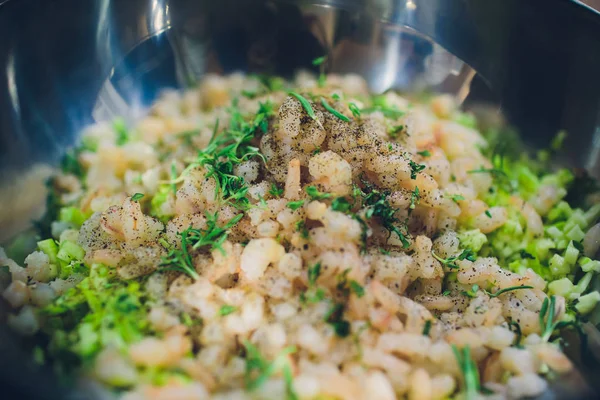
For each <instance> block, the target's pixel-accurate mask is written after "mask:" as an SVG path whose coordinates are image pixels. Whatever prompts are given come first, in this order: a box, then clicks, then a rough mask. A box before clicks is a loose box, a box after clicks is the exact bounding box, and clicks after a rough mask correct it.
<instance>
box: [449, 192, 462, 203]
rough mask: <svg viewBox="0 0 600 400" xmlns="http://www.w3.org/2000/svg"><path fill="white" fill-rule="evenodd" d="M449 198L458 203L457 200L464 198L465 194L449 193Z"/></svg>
mask: <svg viewBox="0 0 600 400" xmlns="http://www.w3.org/2000/svg"><path fill="white" fill-rule="evenodd" d="M450 199H452V201H453V202H455V203H458V202H459V201H463V200H465V196H463V195H461V194H451V195H450Z"/></svg>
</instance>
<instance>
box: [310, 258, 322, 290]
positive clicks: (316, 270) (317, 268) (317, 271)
mask: <svg viewBox="0 0 600 400" xmlns="http://www.w3.org/2000/svg"><path fill="white" fill-rule="evenodd" d="M320 275H321V263H316V264H315V265H313V266H312V267H308V284H309V286H313V285H315V284H316V283H317V279H319V276H320Z"/></svg>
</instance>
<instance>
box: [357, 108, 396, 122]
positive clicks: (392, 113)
mask: <svg viewBox="0 0 600 400" xmlns="http://www.w3.org/2000/svg"><path fill="white" fill-rule="evenodd" d="M376 111H379V112H381V113H382V114H383V115H384V116H385V117H386V118H390V119H398V118H400V117H402V116H403V115H404V114H406V113H405V112H404V111H400V110H398V109H396V108H391V107H382V106H373V107H368V108H363V109H362V110H361V112H364V113H365V114H371V113H374V112H376Z"/></svg>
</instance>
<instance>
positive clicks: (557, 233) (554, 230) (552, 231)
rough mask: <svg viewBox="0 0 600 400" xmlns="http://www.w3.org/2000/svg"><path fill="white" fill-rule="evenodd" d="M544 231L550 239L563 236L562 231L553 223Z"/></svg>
mask: <svg viewBox="0 0 600 400" xmlns="http://www.w3.org/2000/svg"><path fill="white" fill-rule="evenodd" d="M546 233H547V234H548V236H550V237H551V238H552V239H560V238H562V237H563V232H562V231H561V230H560V229H559V228H558V227H557V226H555V225H551V226H549V227H547V228H546Z"/></svg>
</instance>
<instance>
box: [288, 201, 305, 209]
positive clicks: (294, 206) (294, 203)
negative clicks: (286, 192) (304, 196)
mask: <svg viewBox="0 0 600 400" xmlns="http://www.w3.org/2000/svg"><path fill="white" fill-rule="evenodd" d="M304 203H305V200H296V201H290V202H289V203H287V207H288V208H289V209H290V210H292V211H296V210H297V209H299V208H300V207H302V206H303V205H304Z"/></svg>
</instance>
